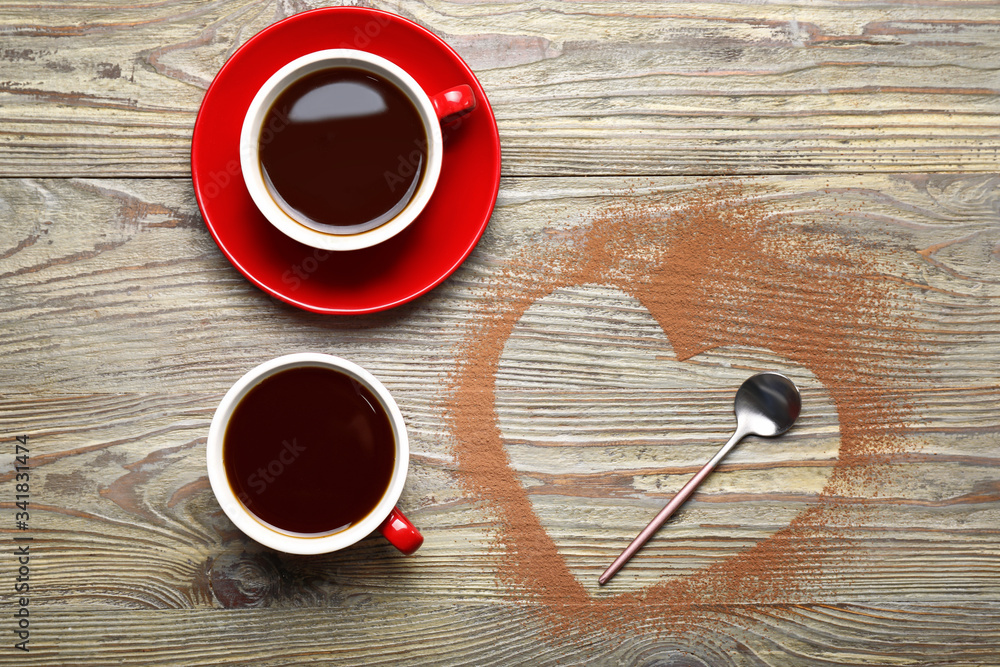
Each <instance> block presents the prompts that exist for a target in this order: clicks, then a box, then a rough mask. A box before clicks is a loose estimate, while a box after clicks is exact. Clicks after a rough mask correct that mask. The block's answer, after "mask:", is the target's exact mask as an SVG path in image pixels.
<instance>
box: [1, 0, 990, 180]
mask: <svg viewBox="0 0 1000 667" xmlns="http://www.w3.org/2000/svg"><path fill="white" fill-rule="evenodd" d="M328 4H332V3H328V2H321V1H318V0H217V1H215V2H197V1H195V0H164V1H161V2H154V3H140V4H136V3H131V2H91V1H89V0H88V1H83V0H68V1H66V2H60V3H57V4H51V5H47V6H45V7H44V8H43V7H42V6H38V5H34V4H32V3H7V4H5V6H4V7H2V8H0V62H2V65H3V77H2V79H3V80H2V82H0V114H2V116H0V117H2V121H3V124H2V127H0V164H2V165H3V166H2V167H0V175H4V176H14V175H17V176H71V177H85V176H86V177H92V176H126V177H134V176H177V177H180V176H186V175H187V174H188V169H189V166H188V164H189V157H188V156H189V150H190V147H189V140H190V135H191V130H192V127H193V124H194V120H195V115H196V113H197V110H198V107H199V104H200V101H201V98H202V95H203V93H204V90H205V89H206V88H207V86H208V84H209V83H210V82H211V80H212V77H213V76H214V75H215V73H216V72H217V71H218V70H219V68H220V67H221V66H222V64H223V63H224V62H225V60H226V59H227V58H228V57H229V56H230V55H232V53H233V52H234V51H235V50H236V49H237V48H238V47H239V46H240V45H241V44H242V43H244V42H245V41H246V40H247V39H249V38H250V37H251V36H252V35H253V34H254V33H256V32H257V31H259V30H260V29H262V28H264V27H266V26H267V25H268V24H270V23H272V22H274V21H276V20H278V19H281V18H284V17H286V16H289V15H291V14H293V13H296V12H299V11H302V10H305V9H310V8H315V7H320V6H326V5H328ZM357 4H364V5H366V6H373V7H377V8H381V9H387V10H389V11H393V12H396V13H399V14H401V15H403V16H405V17H407V18H410V19H412V20H414V21H416V22H418V23H420V24H421V25H424V26H426V27H428V28H429V29H431V30H432V31H434V32H435V33H437V34H439V35H440V36H441V37H442V38H443V39H444V40H445V41H447V42H448V43H449V44H450V45H452V46H453V47H454V48H455V49H456V50H457V51H458V52H459V54H461V55H462V56H463V57H464V58H465V59H466V60H467V61H468V62H469V63H470V65H471V66H472V67H473V69H474V70H475V72H476V74H477V76H478V77H479V78H480V80H481V81H482V83H483V85H484V87H485V89H486V90H487V91H488V94H489V97H490V100H491V102H492V104H493V106H494V109H495V111H496V115H497V119H498V123H499V127H500V134H501V138H502V142H503V152H504V166H503V169H504V173H505V174H506V175H508V176H539V175H563V176H573V175H581V174H591V175H621V174H633V175H638V174H647V175H668V174H779V173H833V172H842V173H851V172H864V173H871V172H927V171H933V172H939V171H962V172H969V171H982V172H990V171H995V170H996V168H997V164H998V163H1000V132H998V128H1000V85H998V78H997V69H998V65H997V63H998V62H1000V19H998V16H1000V13H998V8H1000V5H998V4H997V3H996V2H960V3H938V2H926V3H924V2H890V3H881V2H855V1H851V0H841V1H834V2H826V3H822V4H816V3H807V2H783V1H776V2H765V3H758V2H743V1H735V2H712V3H693V2H657V1H647V2H575V1H557V0H552V1H531V2H518V3H496V2H483V1H471V2H437V1H434V0H431V1H428V2H415V1H412V0H403V1H400V2H380V1H376V2H371V3H368V2H363V3H357Z"/></svg>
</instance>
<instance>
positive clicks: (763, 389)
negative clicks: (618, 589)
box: [597, 372, 802, 585]
mask: <svg viewBox="0 0 1000 667" xmlns="http://www.w3.org/2000/svg"><path fill="white" fill-rule="evenodd" d="M801 410H802V397H801V396H800V395H799V390H798V388H796V386H795V384H794V383H793V382H792V381H791V380H789V379H788V378H786V377H785V376H784V375H781V374H780V373H770V372H769V373H758V374H756V375H754V376H751V377H750V378H748V379H747V380H746V381H745V382H744V383H743V384H742V385H741V386H740V389H739V391H737V392H736V400H735V411H736V432H735V433H733V437H731V438H730V439H729V442H727V443H726V444H725V445H723V446H722V449H720V450H719V452H718V453H717V454H716V455H715V456H713V457H712V460H711V461H709V462H708V463H706V464H705V466H704V467H703V468H702V469H701V470H699V471H698V473H697V474H696V475H695V476H694V477H692V478H691V479H690V480H689V481H688V483H687V484H685V485H684V486H683V487H682V488H681V490H680V491H678V492H677V495H676V496H674V497H673V499H671V501H670V502H669V503H667V506H666V507H664V508H663V509H662V510H660V513H659V514H657V515H656V517H655V518H654V519H653V520H652V521H650V522H649V525H648V526H646V527H645V528H643V529H642V532H640V533H639V534H638V535H637V536H636V538H635V539H634V540H632V543H631V544H629V545H628V547H626V548H625V551H623V552H622V553H621V555H620V556H618V558H616V559H615V562H613V563H612V564H611V566H610V567H608V569H607V570H605V571H604V574H602V575H601V576H600V577H599V578H598V580H597V583H599V584H602V585H603V584H606V583H607V582H608V581H609V580H610V579H611V577H613V576H615V574H616V573H617V572H618V570H620V569H621V568H622V566H623V565H625V563H627V562H628V561H629V559H630V558H632V556H633V555H635V552H637V551H638V550H639V549H640V548H641V547H642V545H644V544H645V543H646V541H647V540H649V538H650V537H652V536H653V533H655V532H656V531H657V530H659V528H660V526H662V525H663V524H664V523H666V521H667V519H669V518H670V517H671V515H673V513H674V512H676V511H677V508H678V507H680V506H681V505H683V504H684V502H685V501H686V500H687V499H688V498H690V497H691V495H692V494H693V493H694V491H695V489H697V488H698V485H699V484H701V483H702V481H704V479H705V478H706V477H708V474H709V473H710V472H712V470H713V469H715V466H717V465H718V464H719V461H721V460H722V459H723V458H724V457H725V456H726V454H728V453H729V450H731V449H732V448H733V447H735V446H736V443H737V442H739V441H740V440H742V439H743V438H744V437H746V436H748V435H761V436H764V437H768V438H772V437H774V436H777V435H781V434H782V433H784V432H785V431H787V430H788V429H790V428H791V427H792V424H794V423H795V420H796V419H797V418H798V416H799V412H800V411H801Z"/></svg>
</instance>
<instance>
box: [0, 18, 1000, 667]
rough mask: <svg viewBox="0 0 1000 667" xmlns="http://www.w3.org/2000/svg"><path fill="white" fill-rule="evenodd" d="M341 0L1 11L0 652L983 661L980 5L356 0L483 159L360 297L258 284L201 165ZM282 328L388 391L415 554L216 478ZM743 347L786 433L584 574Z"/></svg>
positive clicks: (639, 506)
mask: <svg viewBox="0 0 1000 667" xmlns="http://www.w3.org/2000/svg"><path fill="white" fill-rule="evenodd" d="M326 4H328V3H325V2H319V1H313V0H212V1H209V0H156V1H149V2H141V3H140V2H129V1H125V0H122V1H115V0H60V1H59V2H49V3H40V2H31V1H29V0H4V1H3V2H0V70H2V76H0V177H2V178H0V216H2V217H0V220H2V227H0V299H2V301H0V304H2V308H0V320H2V328H0V358H2V359H3V364H2V366H0V391H2V396H0V406H2V407H0V436H2V451H0V481H2V484H0V508H2V510H3V511H2V513H0V516H2V518H0V531H2V532H3V542H4V545H5V546H4V547H3V549H2V550H0V591H2V594H0V600H2V603H0V604H2V613H0V619H2V620H0V637H2V638H3V640H2V642H0V663H2V664H10V665H111V664H129V665H139V664H141V665H212V664H226V665H244V664H245V665H250V664H253V665H285V664H302V663H314V664H345V665H346V664H349V665H359V664H387V665H399V664H448V665H477V666H478V665H512V664H525V665H555V664H608V665H649V666H652V665H711V666H716V665H997V664H1000V439H998V431H1000V174H998V171H1000V74H998V72H1000V3H997V2H985V1H968V2H932V1H922V0H916V1H910V0H886V1H884V2H874V1H871V0H829V1H828V2H812V1H800V2H782V1H780V0H778V1H774V2H771V1H769V0H763V1H760V2H758V1H756V0H752V1H751V0H744V1H732V2H727V1H720V2H713V3H709V2H669V1H664V2H650V1H646V2H643V1H638V2H624V1H621V2H619V1H603V2H598V1H594V2H587V1H583V0H580V1H558V0H552V1H546V0H538V1H536V0H528V1H526V2H484V1H481V0H463V1H460V2H415V1H410V0H401V1H400V2H389V3H383V2H373V3H371V5H370V6H374V7H377V8H381V9H386V10H389V11H392V12H396V13H399V14H401V15H403V16H405V17H407V18H409V19H411V20H413V21H416V22H417V23H419V24H421V25H423V26H426V27H427V28H429V29H430V30H431V31H433V32H435V33H436V34H438V35H439V36H441V37H442V38H443V39H444V40H445V41H447V42H448V43H449V44H450V45H451V46H453V47H454V48H455V49H456V50H457V51H458V53H459V54H461V55H462V56H463V58H465V59H466V60H467V62H468V63H469V64H470V65H471V67H472V68H473V70H474V71H475V72H476V74H477V76H478V77H479V79H480V81H481V82H482V84H483V86H484V88H485V90H486V91H487V94H488V96H489V98H490V101H491V103H492V105H493V108H494V110H495V112H496V117H497V121H498V125H499V130H500V138H501V142H502V150H503V171H502V173H503V178H502V181H501V184H500V193H499V200H498V202H497V206H496V210H495V213H494V215H493V217H492V219H491V221H490V225H489V227H488V229H487V232H486V234H485V236H484V237H483V239H482V240H481V242H480V243H479V245H478V247H477V248H476V250H475V251H474V252H473V254H472V255H471V257H470V258H469V259H468V260H467V261H466V262H465V264H464V265H463V266H462V267H461V268H459V270H458V271H457V272H456V273H454V274H453V275H452V276H451V277H450V278H449V279H448V280H446V281H445V282H444V283H443V284H442V285H441V286H439V287H438V288H436V289H435V290H433V291H432V292H430V293H429V294H427V295H425V296H423V297H421V298H419V299H417V300H416V301H414V302H412V303H410V304H407V305H405V306H402V307H399V308H396V309H394V310H391V311H388V312H384V313H380V314H375V315H366V316H355V317H335V316H321V315H316V314H311V313H307V312H304V311H301V310H297V309H295V308H293V307H291V306H287V305H285V304H283V303H280V302H277V301H275V300H273V299H271V298H269V297H267V296H266V295H265V294H264V293H263V292H261V291H260V290H258V289H257V288H255V287H254V286H252V285H251V284H250V283H249V282H247V280H245V279H244V278H243V277H242V275H241V274H240V273H239V272H238V271H236V270H235V269H234V268H233V267H232V266H231V265H230V264H229V262H228V261H227V260H226V259H225V258H224V257H223V255H222V253H221V252H220V251H219V249H218V248H217V246H216V245H215V243H214V241H213V240H212V238H211V236H210V235H209V233H208V231H207V230H206V228H205V226H204V224H203V222H202V219H201V217H200V214H199V210H198V206H197V202H196V201H195V197H194V193H193V189H192V184H191V180H190V164H189V150H190V140H191V134H192V127H193V124H194V120H195V115H196V113H197V111H198V108H199V104H200V102H201V99H202V96H203V94H204V92H205V89H206V87H207V86H208V84H209V83H210V82H211V80H212V78H213V76H214V75H215V74H216V72H218V70H219V68H220V67H221V66H222V64H223V63H224V62H225V61H226V59H227V58H228V57H229V56H230V55H231V54H232V53H233V52H234V50H235V49H236V48H237V47H238V46H240V44H242V43H243V42H245V41H246V40H247V39H248V38H250V37H251V36H252V35H253V34H255V33H256V32H257V31H259V30H261V29H262V28H264V27H265V26H267V25H269V24H271V23H273V22H275V21H277V20H279V19H281V18H283V17H286V16H288V15H290V14H293V13H297V12H300V11H303V10H307V9H311V8H315V7H319V6H324V5H326ZM363 4H366V5H367V3H363ZM644 226H645V227H644ZM619 233H620V235H621V238H622V239H624V241H623V242H622V243H618V244H617V245H615V242H614V241H615V239H616V238H618V237H617V236H616V235H617V234H619ZM602 234H603V236H602ZM609 238H610V239H611V241H610V244H611V245H601V244H600V243H598V242H597V241H600V240H601V239H604V240H605V241H607V240H608V239H609ZM574 239H575V240H577V241H579V240H580V239H583V240H584V241H583V242H582V243H580V244H578V245H576V246H574V245H573V244H574V242H575V241H574ZM619 240H620V239H619ZM611 246H614V247H613V249H612V250H607V248H608V247H611ZM548 249H551V252H550V251H549V250H548ZM602 249H603V250H602ZM702 252H704V254H703V255H702ZM602 253H604V254H602ZM560 258H561V259H562V261H563V264H558V263H557V260H559V259H560ZM775 258H776V259H775ZM776 266H777V267H779V269H780V271H785V272H786V273H787V272H789V271H790V273H787V275H789V276H792V278H794V277H795V276H798V280H799V282H798V283H796V282H795V280H792V279H789V280H783V279H780V276H779V278H774V276H776V275H779V274H780V275H785V273H780V271H779V273H775V271H778V270H779V269H775V267H776ZM559 267H561V268H559ZM595 267H596V268H595ZM622 267H626V268H622ZM650 267H653V268H656V271H655V272H653V273H650V271H649V269H650ZM781 267H784V268H781ZM788 267H795V268H794V270H793V269H789V268H788ZM644 272H645V273H644ZM654 274H655V275H654ZM307 350H309V351H320V352H328V353H334V354H338V355H340V356H344V357H347V358H349V359H351V360H354V361H356V362H358V363H360V364H361V365H363V366H365V367H366V368H368V369H369V370H371V371H372V372H373V373H374V374H375V375H376V376H378V377H379V378H380V379H381V380H382V381H383V382H384V383H385V384H386V385H387V386H388V387H389V389H390V390H391V391H392V392H393V394H394V396H395V397H396V399H397V401H398V403H399V404H400V406H401V409H402V411H403V413H404V415H405V418H406V420H407V422H408V424H409V428H410V433H411V448H412V461H411V470H410V476H409V478H408V481H407V487H406V490H405V491H404V493H403V496H402V498H401V500H400V504H401V507H402V508H403V509H404V510H405V511H406V512H408V513H409V515H410V516H411V518H412V519H413V520H414V521H415V522H416V523H417V524H418V525H420V526H421V528H422V529H423V531H424V534H425V536H426V542H425V544H424V546H423V548H422V549H421V550H420V551H419V552H418V553H417V554H416V555H414V556H412V557H408V558H407V557H403V556H401V555H399V554H398V553H396V552H394V550H393V549H392V548H391V547H390V546H388V545H387V544H386V543H385V541H384V540H383V539H382V538H381V537H379V536H373V537H370V538H368V539H365V540H363V541H362V542H360V543H359V544H357V545H355V546H354V547H352V548H349V549H347V550H344V551H342V552H339V553H335V554H330V555H327V556H321V557H292V556H287V555H283V554H279V553H276V552H272V551H270V550H268V549H265V548H263V547H261V546H259V545H257V544H256V543H254V542H252V541H251V540H249V538H247V537H245V536H243V535H242V534H240V533H239V532H238V531H237V530H236V529H235V528H234V527H233V525H232V524H231V523H230V522H229V521H228V519H227V518H226V517H225V515H224V514H222V512H221V510H220V508H219V505H218V503H217V502H216V500H215V499H214V497H213V495H212V493H211V490H210V489H209V487H208V483H207V477H206V469H205V441H206V435H207V432H208V426H209V422H210V420H211V416H212V413H213V411H214V409H215V407H216V406H217V404H218V402H219V400H220V399H221V397H222V395H223V394H224V393H225V391H226V390H227V389H228V387H229V386H230V385H231V384H232V383H233V382H234V381H235V380H236V379H237V378H238V377H239V376H240V375H242V374H243V373H244V372H245V371H247V370H248V369H250V368H251V367H253V366H254V365H256V364H258V363H260V362H262V361H264V360H267V359H269V358H271V357H274V356H278V355H280V354H284V353H289V352H295V351H307ZM491 355H492V356H491ZM767 368H774V369H778V370H782V371H784V372H787V373H788V374H790V375H791V376H792V377H793V378H795V379H796V381H797V382H799V384H800V385H801V386H802V388H803V394H804V398H805V407H804V412H803V416H802V418H801V420H800V422H799V424H797V425H796V427H795V428H794V429H793V431H792V432H791V433H789V434H788V435H787V436H785V437H784V438H782V439H780V440H775V441H763V440H758V439H754V438H750V439H748V440H747V441H745V442H744V443H743V444H742V445H741V446H740V447H739V448H738V449H737V450H736V451H735V452H734V454H733V455H732V456H731V457H730V458H729V459H727V461H726V462H725V463H724V464H723V466H722V468H720V469H719V471H718V472H717V473H716V474H715V475H713V476H712V477H711V478H710V480H709V482H708V483H707V484H706V485H705V486H704V487H703V489H702V490H701V491H700V492H699V493H698V494H697V495H696V496H695V497H694V498H693V500H692V501H691V502H690V503H689V504H688V505H687V506H686V507H685V508H684V509H683V510H682V511H681V512H680V513H679V514H678V515H677V516H676V517H675V519H674V520H673V521H672V522H671V523H670V524H668V525H667V526H666V527H665V528H664V529H663V530H662V531H661V533H660V534H659V535H658V536H657V537H656V538H655V540H654V541H653V542H652V543H651V544H650V545H649V547H648V548H647V549H646V550H644V551H643V552H641V553H640V555H639V556H638V557H637V558H636V560H634V561H633V563H632V564H630V565H629V566H628V567H626V569H625V570H623V571H622V573H621V574H620V575H619V576H618V577H617V578H616V579H615V580H613V581H612V582H611V583H610V584H609V585H608V586H606V587H603V588H599V587H598V586H597V584H596V577H597V575H598V574H600V572H601V571H602V570H603V568H604V567H605V566H606V565H607V564H608V563H610V561H611V560H612V559H613V557H614V556H615V555H617V553H618V552H619V551H620V550H621V549H622V548H623V547H624V546H625V545H626V544H627V542H628V541H629V539H631V537H632V536H633V535H634V534H635V533H636V532H637V531H638V529H639V528H640V527H641V526H642V525H644V523H645V522H646V521H647V520H648V519H649V518H650V517H651V516H652V515H653V514H654V513H655V511H656V509H657V508H658V507H659V506H661V505H662V504H663V503H665V502H666V500H667V499H668V498H669V497H670V496H671V495H672V493H673V491H675V490H676V489H678V488H679V487H680V486H681V485H682V484H683V482H684V480H685V479H686V478H687V477H688V476H689V475H691V474H692V473H693V472H694V471H695V470H696V469H697V467H698V465H699V463H700V462H702V461H704V460H707V459H708V458H709V457H710V456H711V454H712V453H714V451H715V449H716V448H717V447H718V446H719V445H720V444H721V443H722V442H723V441H724V440H725V439H726V437H727V436H728V433H729V432H730V431H731V429H732V427H733V417H732V410H731V398H732V394H733V393H734V391H735V388H736V387H737V386H738V385H739V383H740V382H741V381H742V379H743V378H744V377H746V376H747V375H748V374H749V373H750V372H752V371H755V370H763V369H767ZM21 435H26V436H28V439H27V443H28V450H29V458H27V459H23V460H22V463H27V464H28V466H29V467H30V491H28V493H29V494H30V505H29V506H28V508H27V509H28V510H30V512H29V513H30V517H29V518H28V520H27V521H25V525H26V529H19V528H18V526H17V524H16V522H15V513H16V512H19V511H21V510H20V509H19V508H17V507H16V506H15V503H16V501H17V498H16V493H17V492H18V490H19V488H18V487H17V484H18V483H20V482H19V481H18V480H17V479H15V473H16V471H15V469H14V467H15V465H16V464H17V460H16V458H15V457H16V455H17V452H16V442H15V440H14V438H15V436H21ZM491 447H492V449H491ZM494 454H495V455H496V456H495V457H494V456H493V455H494ZM498 462H499V463H498ZM491 466H493V467H492V468H491ZM24 490H28V487H24ZM24 537H30V538H32V539H31V541H17V542H16V541H15V540H16V539H17V538H24ZM26 544H27V545H30V563H29V564H28V565H27V566H26V567H28V570H29V571H30V593H23V594H21V595H23V596H26V597H27V598H28V599H27V602H26V604H25V601H23V600H20V599H19V597H18V595H15V594H14V593H13V591H14V586H15V585H16V583H17V581H16V580H17V578H18V576H19V574H18V572H19V568H20V567H21V563H19V562H18V558H19V556H18V554H17V548H18V547H20V546H23V545H26ZM21 609H27V610H28V612H30V629H29V632H30V636H29V642H28V643H27V644H26V645H24V646H25V647H26V648H28V649H30V650H29V651H28V652H27V653H25V652H24V651H22V650H20V649H18V648H16V647H15V644H16V643H18V642H19V641H21V639H19V638H18V636H17V634H16V631H18V627H17V623H18V620H19V619H18V618H17V617H16V616H15V614H17V613H21V612H20V610H21ZM26 613H27V612H26Z"/></svg>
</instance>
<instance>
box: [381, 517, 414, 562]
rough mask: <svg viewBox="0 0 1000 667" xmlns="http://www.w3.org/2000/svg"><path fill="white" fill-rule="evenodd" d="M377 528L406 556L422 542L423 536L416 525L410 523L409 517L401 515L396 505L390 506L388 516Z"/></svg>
mask: <svg viewBox="0 0 1000 667" xmlns="http://www.w3.org/2000/svg"><path fill="white" fill-rule="evenodd" d="M378 529H379V530H380V531H382V534H383V535H385V539H387V540H389V541H390V542H392V546H394V547H396V548H397V549H399V550H400V551H402V552H403V553H404V554H406V555H407V556H409V555H410V554H412V553H413V552H414V551H416V550H417V549H419V548H420V545H421V544H423V543H424V536H423V535H421V534H420V531H419V530H417V528H416V526H414V525H413V524H412V523H410V520H409V519H407V518H406V517H405V516H403V513H402V512H400V511H399V508H398V507H393V508H392V511H391V512H389V518H387V519H386V520H385V521H383V522H382V525H381V526H379V527H378Z"/></svg>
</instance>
